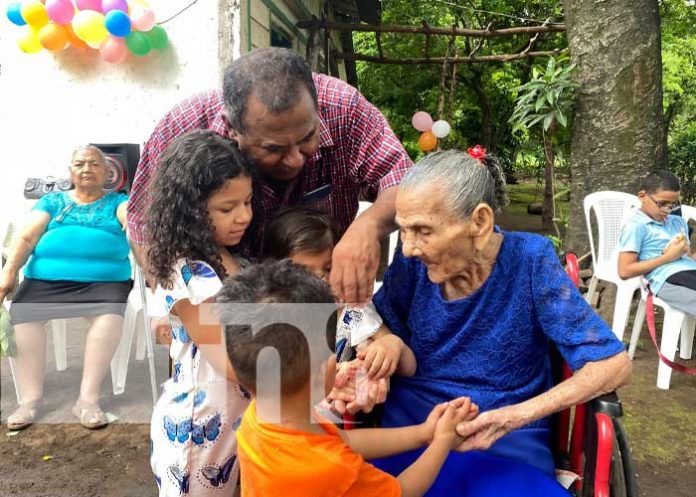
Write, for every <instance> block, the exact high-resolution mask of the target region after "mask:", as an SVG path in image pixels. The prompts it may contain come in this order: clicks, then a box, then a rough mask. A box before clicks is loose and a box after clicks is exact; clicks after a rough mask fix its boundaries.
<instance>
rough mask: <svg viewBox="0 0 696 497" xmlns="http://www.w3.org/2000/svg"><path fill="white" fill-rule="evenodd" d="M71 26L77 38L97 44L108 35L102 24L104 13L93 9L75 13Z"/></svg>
mask: <svg viewBox="0 0 696 497" xmlns="http://www.w3.org/2000/svg"><path fill="white" fill-rule="evenodd" d="M72 27H73V31H75V34H76V35H77V37H78V38H80V39H81V40H82V41H85V42H87V43H93V44H96V45H97V46H98V45H99V43H101V42H102V41H104V40H105V39H106V37H107V36H109V32H108V31H107V30H106V26H104V15H103V14H100V13H99V12H95V11H94V10H81V11H79V12H78V13H77V14H75V17H73V20H72Z"/></svg>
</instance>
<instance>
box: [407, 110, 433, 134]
mask: <svg viewBox="0 0 696 497" xmlns="http://www.w3.org/2000/svg"><path fill="white" fill-rule="evenodd" d="M411 124H413V127H414V128H416V129H417V130H418V131H430V128H431V127H432V125H433V118H432V117H430V114H428V113H427V112H423V111H420V112H416V113H415V114H413V117H412V118H411Z"/></svg>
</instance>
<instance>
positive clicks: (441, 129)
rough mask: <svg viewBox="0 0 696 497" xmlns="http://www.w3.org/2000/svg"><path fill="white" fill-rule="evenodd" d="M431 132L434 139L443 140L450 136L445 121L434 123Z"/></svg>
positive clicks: (447, 124)
mask: <svg viewBox="0 0 696 497" xmlns="http://www.w3.org/2000/svg"><path fill="white" fill-rule="evenodd" d="M431 131H432V132H433V134H434V135H435V136H436V137H438V138H444V137H446V136H447V135H449V134H450V125H449V123H448V122H447V121H442V120H440V121H435V122H434V123H433V129H432V130H431Z"/></svg>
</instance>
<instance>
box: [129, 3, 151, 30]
mask: <svg viewBox="0 0 696 497" xmlns="http://www.w3.org/2000/svg"><path fill="white" fill-rule="evenodd" d="M131 25H132V26H134V27H135V29H137V30H138V31H150V30H151V29H152V27H153V26H154V25H155V13H154V12H153V11H152V10H151V9H143V8H136V9H133V11H132V12H131Z"/></svg>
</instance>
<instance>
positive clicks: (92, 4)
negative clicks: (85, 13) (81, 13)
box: [75, 0, 101, 12]
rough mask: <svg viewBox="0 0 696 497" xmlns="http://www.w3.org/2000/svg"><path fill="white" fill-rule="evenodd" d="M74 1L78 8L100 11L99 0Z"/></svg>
mask: <svg viewBox="0 0 696 497" xmlns="http://www.w3.org/2000/svg"><path fill="white" fill-rule="evenodd" d="M75 3H76V4H77V8H78V9H80V10H92V11H95V12H101V0H75Z"/></svg>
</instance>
